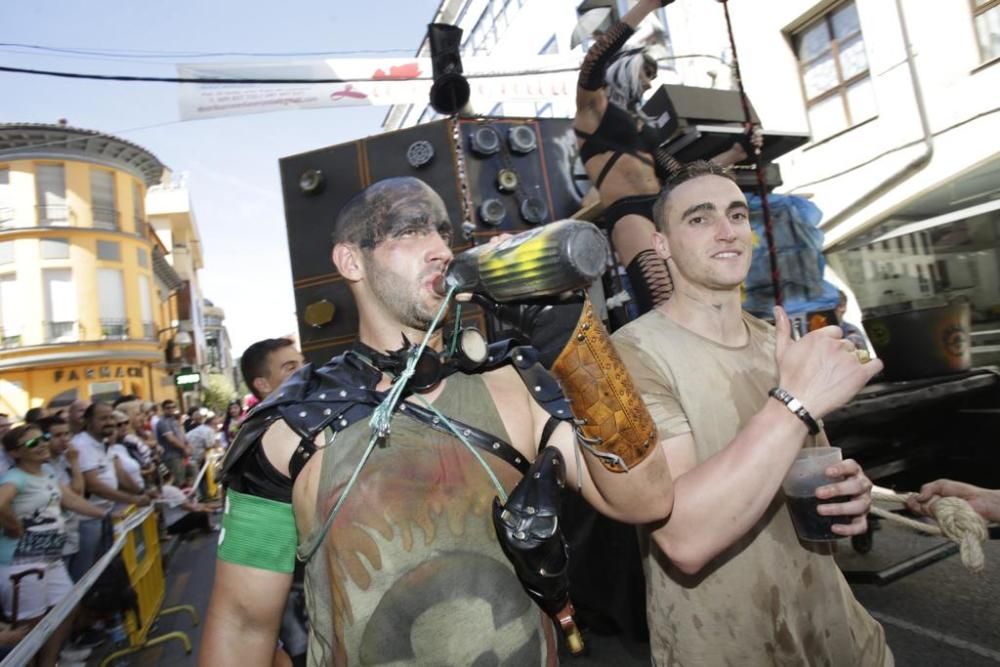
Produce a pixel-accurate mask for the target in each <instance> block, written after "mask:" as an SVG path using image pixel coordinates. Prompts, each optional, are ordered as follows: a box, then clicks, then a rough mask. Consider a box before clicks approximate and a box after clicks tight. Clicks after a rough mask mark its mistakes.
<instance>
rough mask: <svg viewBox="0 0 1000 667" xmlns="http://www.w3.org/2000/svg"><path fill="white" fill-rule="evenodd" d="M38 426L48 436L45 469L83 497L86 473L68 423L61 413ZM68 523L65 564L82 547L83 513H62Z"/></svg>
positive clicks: (44, 419) (67, 564) (47, 418)
mask: <svg viewBox="0 0 1000 667" xmlns="http://www.w3.org/2000/svg"><path fill="white" fill-rule="evenodd" d="M38 427H39V428H40V429H42V433H43V434H44V435H45V437H47V438H48V439H49V460H48V462H47V463H44V464H42V469H43V470H45V471H46V472H48V473H51V474H52V475H54V476H55V478H56V479H58V480H59V483H60V484H63V485H65V486H68V487H69V488H70V489H72V490H73V493H75V494H76V495H78V496H83V493H84V489H85V485H84V481H83V472H81V470H80V456H79V453H78V452H77V451H76V449H74V448H73V447H70V444H69V443H70V440H71V439H72V437H73V434H72V432H71V431H70V427H69V422H68V421H66V420H65V419H63V418H62V417H60V416H58V415H54V416H51V417H45V418H43V419H41V420H40V421H39V422H38ZM63 519H64V520H65V522H66V545H65V546H64V547H63V560H64V561H65V562H66V567H67V568H68V567H69V562H70V560H71V559H72V558H73V555H74V554H76V552H77V551H79V550H80V515H79V514H76V513H75V512H70V511H65V512H63Z"/></svg>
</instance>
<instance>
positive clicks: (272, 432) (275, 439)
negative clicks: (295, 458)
mask: <svg viewBox="0 0 1000 667" xmlns="http://www.w3.org/2000/svg"><path fill="white" fill-rule="evenodd" d="M322 439H323V434H322V433H319V434H317V436H316V443H317V444H320V443H321V442H322ZM301 440H302V438H301V437H300V436H299V434H298V433H296V432H295V431H294V430H292V428H291V427H290V426H289V425H288V424H286V423H285V420H283V419H277V420H275V421H274V423H272V424H271V425H270V426H268V427H267V430H266V431H264V435H263V436H262V437H261V445H262V446H263V447H264V454H265V455H266V456H267V460H268V461H270V463H271V465H273V466H274V468H275V469H276V470H277V471H278V472H280V473H281V474H282V475H285V476H288V461H289V459H291V458H292V454H294V453H295V449H296V447H298V446H299V442H301Z"/></svg>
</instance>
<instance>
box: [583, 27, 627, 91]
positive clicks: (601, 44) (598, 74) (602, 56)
mask: <svg viewBox="0 0 1000 667" xmlns="http://www.w3.org/2000/svg"><path fill="white" fill-rule="evenodd" d="M634 34H635V30H634V29H633V28H632V26H630V25H628V24H627V23H622V22H620V21H619V22H618V23H616V24H614V25H613V26H611V28H609V29H608V31H607V32H606V33H604V34H603V35H601V36H600V37H598V38H597V41H596V42H594V44H593V45H592V46H591V47H590V50H589V51H587V55H586V57H585V58H584V59H583V65H581V67H580V78H579V79H578V80H577V85H579V86H580V87H581V88H583V89H584V90H600V89H601V88H603V87H604V73H605V72H606V71H607V69H608V65H610V64H611V61H613V60H614V59H615V56H616V55H618V52H619V51H620V50H621V48H622V47H623V46H625V42H627V41H628V39H629V37H631V36H632V35H634Z"/></svg>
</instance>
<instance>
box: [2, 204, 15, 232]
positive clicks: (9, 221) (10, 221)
mask: <svg viewBox="0 0 1000 667" xmlns="http://www.w3.org/2000/svg"><path fill="white" fill-rule="evenodd" d="M13 226H14V209H12V208H11V207H10V206H0V229H4V228H6V227H13Z"/></svg>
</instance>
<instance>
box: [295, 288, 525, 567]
mask: <svg viewBox="0 0 1000 667" xmlns="http://www.w3.org/2000/svg"><path fill="white" fill-rule="evenodd" d="M455 289H456V288H455V287H454V286H452V288H451V289H450V290H448V295H447V296H446V297H445V298H444V301H443V302H442V303H441V307H440V308H439V309H438V312H437V315H435V316H434V321H433V322H432V323H431V326H430V327H429V328H428V329H427V333H426V334H425V335H424V340H423V342H421V343H420V347H418V348H417V350H416V351H415V352H413V353H411V354H410V359H409V361H408V362H407V363H406V368H404V369H403V372H402V373H400V374H399V377H397V378H396V380H395V381H394V382H393V385H392V388H391V389H390V390H389V393H388V394H387V395H386V397H385V398H384V399H382V402H381V403H380V404H379V405H378V407H376V408H375V411H374V412H373V413H372V417H371V419H370V420H369V421H368V425H369V426H370V427H371V430H372V435H371V438H369V439H368V446H367V447H365V451H364V452H363V453H362V455H361V460H360V461H358V465H357V466H355V467H354V472H352V473H351V478H350V479H349V480H347V485H346V486H345V487H344V490H343V492H342V493H341V494H340V497H339V498H337V502H336V504H335V505H334V506H333V509H332V510H330V514H329V516H327V517H326V521H325V522H324V523H323V528H322V529H321V530H320V532H318V533H316V534H315V535H314V536H313V537H312V538H311V539H310V541H309V542H307V543H306V544H304V545H303V548H300V549H298V550H297V556H298V558H299V560H300V561H303V562H305V561H308V560H309V559H310V558H312V556H313V554H315V553H316V550H317V549H319V547H320V545H321V544H322V543H323V540H324V539H325V538H326V534H327V533H328V532H330V527H331V526H332V525H333V521H334V519H336V518H337V514H338V513H339V512H340V508H341V507H343V505H344V501H345V500H347V496H348V494H349V493H350V492H351V489H352V488H354V484H355V483H356V482H357V481H358V477H359V476H360V475H361V469H362V468H364V466H365V463H367V462H368V457H370V456H371V454H372V451H374V449H375V445H376V444H378V442H379V441H380V440H382V439H383V438H385V437H386V436H387V435H388V434H389V424H390V422H391V421H392V413H393V412H394V411H395V410H396V404H397V403H399V399H400V397H401V396H402V395H403V389H404V388H405V387H406V383H407V382H408V381H409V379H410V377H412V376H413V372H414V368H415V367H416V365H417V360H418V359H419V358H420V355H421V354H423V351H424V349H425V348H426V347H427V344H428V343H429V342H430V339H431V336H433V335H434V332H435V331H436V330H437V326H438V323H439V322H440V321H441V318H442V317H443V316H444V313H445V311H447V310H448V303H449V302H450V301H451V298H452V296H454V294H455ZM432 409H433V408H432ZM449 426H450V424H449ZM336 437H337V432H336V431H334V432H333V438H336ZM333 438H330V439H328V440H327V442H326V444H324V447H327V446H329V445H330V444H332V443H333ZM463 441H464V440H463ZM483 465H486V463H485V462H483ZM494 483H495V484H497V485H498V486H499V482H497V481H496V478H494ZM500 488H501V493H502V487H500ZM506 501H507V498H506V496H504V502H506Z"/></svg>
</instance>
